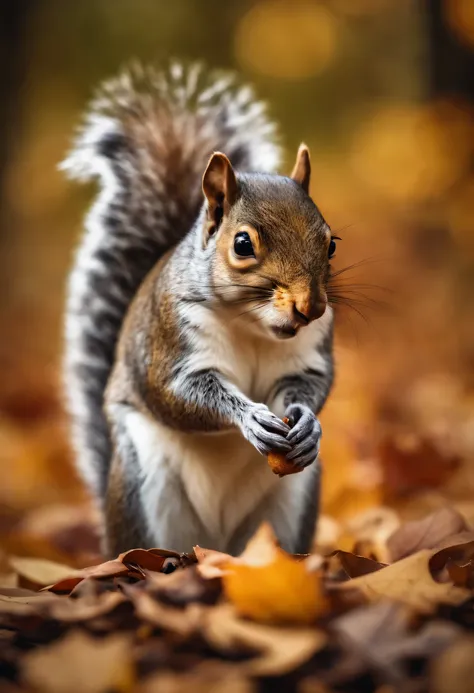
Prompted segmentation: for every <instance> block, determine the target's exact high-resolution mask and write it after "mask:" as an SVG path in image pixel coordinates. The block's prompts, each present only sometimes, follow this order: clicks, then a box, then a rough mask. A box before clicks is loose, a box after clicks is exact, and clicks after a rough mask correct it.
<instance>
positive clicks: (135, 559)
mask: <svg viewBox="0 0 474 693" xmlns="http://www.w3.org/2000/svg"><path fill="white" fill-rule="evenodd" d="M118 560H120V561H122V563H124V564H130V563H134V564H136V565H138V566H139V567H140V568H143V569H145V570H155V571H157V572H159V571H160V570H161V569H162V567H163V564H164V562H165V560H166V559H165V557H164V556H160V555H157V554H156V553H154V552H153V551H147V550H146V549H131V550H130V551H126V552H125V553H121V554H120V556H119V557H118Z"/></svg>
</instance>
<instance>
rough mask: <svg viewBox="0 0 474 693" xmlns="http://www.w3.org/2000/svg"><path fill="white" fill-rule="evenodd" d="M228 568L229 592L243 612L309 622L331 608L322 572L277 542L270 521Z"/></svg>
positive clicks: (267, 620) (278, 620) (260, 617)
mask: <svg viewBox="0 0 474 693" xmlns="http://www.w3.org/2000/svg"><path fill="white" fill-rule="evenodd" d="M224 568H225V573H224V575H223V577H222V580H223V585H224V591H225V594H226V596H227V598H228V599H229V601H230V602H232V604H233V605H234V606H235V608H236V609H237V611H238V613H239V614H240V615H242V616H247V617H249V618H252V619H254V620H256V621H262V622H264V623H300V624H309V623H312V622H314V620H315V619H316V618H317V617H318V616H319V615H321V614H323V613H325V612H326V610H327V608H328V604H327V601H326V599H325V597H324V594H323V587H322V583H321V574H320V573H318V572H310V571H309V570H308V568H307V566H306V565H305V561H298V560H296V559H295V558H293V557H292V556H290V555H289V554H287V553H286V552H285V551H283V550H282V549H280V548H279V547H278V546H276V544H275V539H274V536H273V533H272V531H271V529H270V528H269V526H268V525H263V526H262V527H261V528H260V530H259V531H258V532H257V534H256V535H255V537H254V538H253V539H252V540H251V541H250V542H249V544H248V545H247V548H246V549H245V551H244V553H243V554H242V556H241V557H240V561H238V562H237V561H229V562H228V563H227V564H226V565H225V566H224Z"/></svg>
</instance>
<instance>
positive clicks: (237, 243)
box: [234, 231, 255, 257]
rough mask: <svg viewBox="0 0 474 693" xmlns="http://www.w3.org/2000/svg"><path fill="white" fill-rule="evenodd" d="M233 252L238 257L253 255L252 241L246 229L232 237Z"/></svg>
mask: <svg viewBox="0 0 474 693" xmlns="http://www.w3.org/2000/svg"><path fill="white" fill-rule="evenodd" d="M234 252H235V254H236V255H239V257H255V253H254V252H253V245H252V241H251V240H250V236H249V235H248V233H247V232H246V231H240V233H238V234H237V235H236V237H235V238H234Z"/></svg>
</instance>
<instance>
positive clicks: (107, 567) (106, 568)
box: [47, 559, 130, 592]
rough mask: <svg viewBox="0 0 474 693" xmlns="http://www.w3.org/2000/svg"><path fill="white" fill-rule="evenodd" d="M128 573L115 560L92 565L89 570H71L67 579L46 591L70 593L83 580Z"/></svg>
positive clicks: (126, 567) (124, 567) (126, 569)
mask: <svg viewBox="0 0 474 693" xmlns="http://www.w3.org/2000/svg"><path fill="white" fill-rule="evenodd" d="M128 573H130V569H129V568H128V566H126V565H124V564H123V563H122V561H119V560H118V559H115V560H113V561H106V562H105V563H100V564H99V565H93V566H91V567H90V568H83V569H82V570H76V571H74V570H73V571H72V572H71V573H70V574H69V577H65V578H64V579H62V580H58V581H57V582H55V583H54V584H53V585H50V586H49V587H48V588H47V589H48V590H50V591H51V592H70V591H71V590H72V589H73V588H74V587H76V585H78V584H79V583H80V582H82V580H84V579H85V578H107V577H118V576H119V575H127V574H128Z"/></svg>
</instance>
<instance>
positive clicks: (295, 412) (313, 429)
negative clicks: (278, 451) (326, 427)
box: [285, 404, 321, 467]
mask: <svg viewBox="0 0 474 693" xmlns="http://www.w3.org/2000/svg"><path fill="white" fill-rule="evenodd" d="M285 417H287V418H288V419H289V421H290V425H291V431H290V432H289V433H288V435H287V438H286V440H287V442H288V443H290V445H291V448H292V449H291V452H289V453H288V454H287V456H286V458H287V459H288V460H291V461H292V462H293V463H294V464H297V465H299V466H301V467H307V466H308V465H309V464H312V463H313V462H314V461H315V460H316V458H317V457H318V454H319V445H320V442H321V424H320V423H319V421H318V419H317V418H316V416H315V415H314V414H313V412H312V411H311V409H310V408H309V407H307V406H306V405H305V404H290V406H289V407H287V410H286V412H285Z"/></svg>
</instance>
